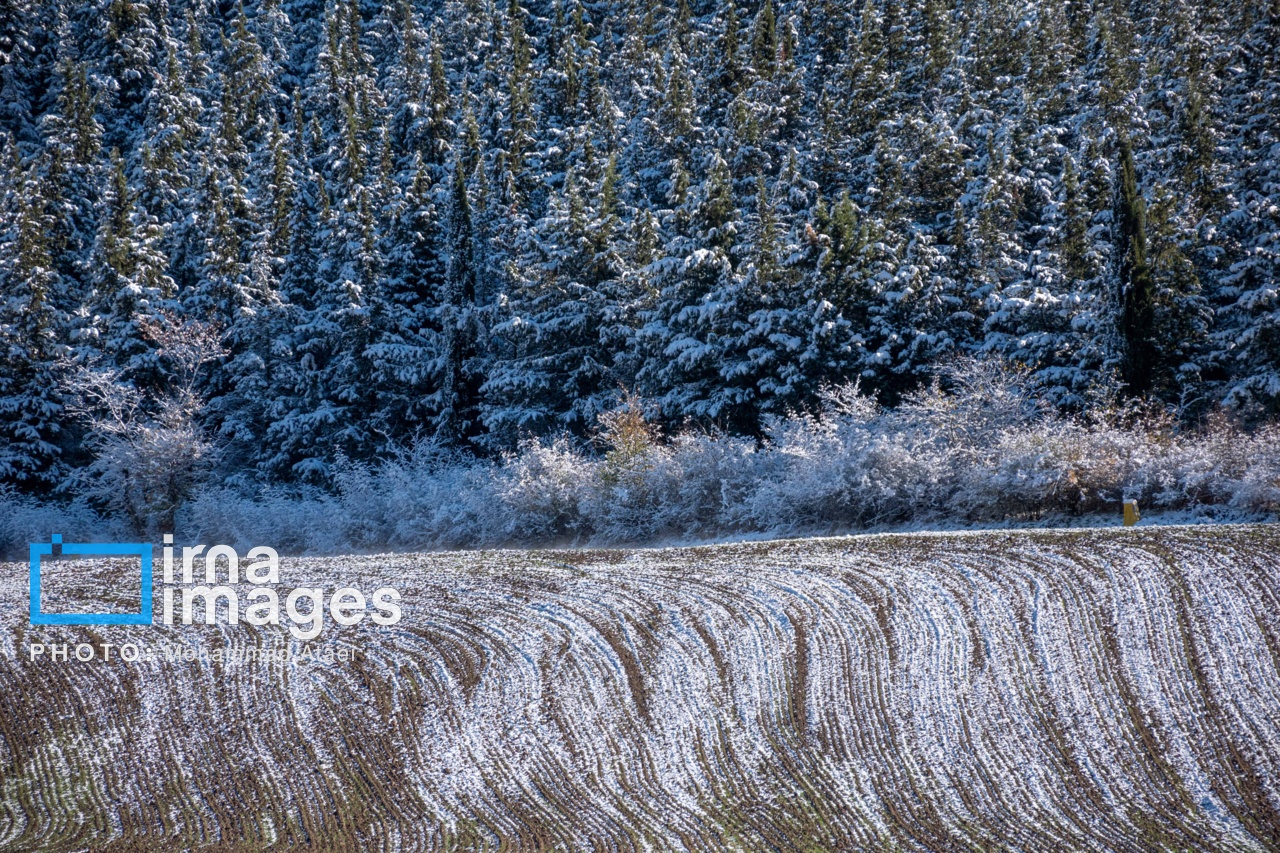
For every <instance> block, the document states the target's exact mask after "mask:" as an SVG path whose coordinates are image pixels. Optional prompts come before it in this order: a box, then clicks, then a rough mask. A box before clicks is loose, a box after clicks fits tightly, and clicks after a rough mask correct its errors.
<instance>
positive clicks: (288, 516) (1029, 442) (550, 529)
mask: <svg viewBox="0 0 1280 853" xmlns="http://www.w3.org/2000/svg"><path fill="white" fill-rule="evenodd" d="M628 448H629V449H628V451H627V453H625V454H618V453H606V454H604V455H603V456H600V455H598V454H591V453H587V452H584V451H582V450H579V449H577V448H575V447H574V446H573V445H572V444H571V443H570V442H569V441H568V440H566V439H557V440H550V441H536V440H530V441H528V442H527V443H525V444H524V445H523V446H522V447H521V448H520V450H519V452H517V453H514V454H511V455H509V456H507V457H504V458H502V459H500V460H498V461H493V462H482V461H476V460H474V459H472V458H469V457H466V456H462V455H459V454H455V453H451V452H449V451H445V450H442V449H441V448H439V447H437V446H435V445H432V444H426V443H424V444H422V445H419V446H418V447H416V448H413V449H410V450H405V451H404V452H401V453H399V454H397V455H395V456H393V457H392V458H388V459H384V460H381V461H380V462H378V463H376V464H356V463H345V464H341V465H339V474H338V476H337V490H336V493H335V494H328V493H324V492H319V491H315V492H308V493H298V492H284V491H266V492H263V493H261V494H258V495H256V496H254V497H246V496H244V495H243V493H241V492H238V491H235V490H232V489H230V488H215V489H204V490H200V491H198V492H197V494H196V496H195V497H194V499H192V500H189V501H188V502H187V503H186V504H185V505H184V506H183V507H182V508H181V510H180V511H179V513H178V515H177V527H178V528H179V530H180V531H181V532H182V534H183V535H184V537H189V536H193V537H197V538H199V539H200V540H202V541H218V542H227V543H239V544H245V543H250V542H266V541H270V542H273V543H275V544H276V546H277V547H279V548H283V549H286V550H289V551H295V552H310V553H334V552H340V551H349V550H372V549H379V548H396V549H401V548H410V549H418V548H466V547H477V546H495V545H520V544H550V543H584V542H596V543H642V542H656V541H663V540H671V539H699V538H714V537H720V536H726V535H741V534H750V533H769V534H778V533H812V532H833V531H844V530H853V529H857V528H861V527H867V526H874V525H884V524H904V523H938V522H947V523H957V522H959V523H982V522H993V521H1003V520H1007V519H1029V518H1037V517H1040V516H1041V515H1043V514H1045V513H1061V514H1071V515H1087V514H1090V513H1097V512H1106V513H1115V512H1117V511H1118V510H1117V507H1118V506H1119V502H1120V501H1121V500H1123V499H1125V498H1136V499H1137V500H1139V501H1140V502H1141V504H1142V505H1143V506H1144V507H1148V508H1156V509H1185V508H1192V507H1199V506H1208V505H1211V506H1215V507H1222V508H1226V509H1230V510H1235V511H1243V512H1249V513H1274V512H1276V511H1277V509H1280V427H1277V426H1275V425H1272V426H1268V427H1264V428H1261V429H1257V430H1255V431H1253V432H1246V431H1244V430H1242V429H1240V428H1238V427H1235V426H1233V425H1231V424H1229V423H1227V422H1225V421H1221V422H1215V423H1211V424H1210V425H1209V426H1207V427H1205V428H1204V429H1201V430H1195V431H1188V430H1182V431H1179V430H1176V429H1174V428H1173V425H1172V423H1171V422H1170V421H1168V420H1167V419H1162V418H1160V417H1153V416H1148V417H1139V416H1136V415H1134V414H1133V413H1125V412H1118V413H1114V414H1112V415H1109V416H1108V417H1104V418H1095V419H1093V420H1084V419H1080V418H1072V417H1066V416H1063V415H1061V414H1058V413H1056V412H1054V411H1053V410H1051V409H1049V408H1048V407H1046V406H1043V405H1042V404H1041V403H1040V402H1039V401H1038V400H1037V399H1036V397H1035V396H1034V394H1032V393H1031V392H1030V391H1028V390H1027V389H1026V388H1025V387H1023V386H1022V385H1021V384H1020V377H1019V376H1018V374H1016V373H1012V372H1010V371H1008V370H1006V369H1003V368H1000V367H998V366H995V367H993V366H991V365H987V364H983V363H970V364H968V365H966V366H965V367H964V368H963V369H962V370H959V371H957V372H955V373H954V374H953V375H952V376H951V377H950V386H949V390H947V391H943V390H940V389H939V388H938V387H936V386H935V387H933V388H930V389H927V390H925V391H923V392H921V393H919V394H917V395H915V396H913V397H911V398H909V399H908V400H907V401H906V402H905V403H904V404H902V405H900V406H898V407H897V408H895V409H884V408H881V407H879V406H878V405H877V404H876V403H875V401H874V400H871V399H869V398H867V397H865V396H862V395H860V394H859V393H858V391H857V389H856V388H844V389H838V390H836V391H833V392H832V393H830V394H828V395H827V404H826V407H825V410H824V412H823V413H822V414H821V415H819V416H811V415H804V416H797V417H793V418H790V419H780V420H777V421H775V422H772V423H770V424H769V425H768V427H767V432H766V435H765V438H764V440H763V441H762V442H760V443H757V442H755V441H751V440H747V439H742V438H734V437H730V436H725V435H722V434H684V435H679V436H676V437H674V438H672V439H671V440H670V441H665V442H664V441H660V440H655V439H651V438H644V439H643V440H640V441H638V442H637V441H635V439H634V437H633V439H632V442H631V444H629V445H628ZM0 510H2V511H3V512H0V549H3V550H4V551H5V552H6V553H9V554H11V555H12V554H17V553H18V552H19V551H20V550H21V549H24V548H25V543H26V542H29V541H36V540H37V539H43V538H46V537H47V535H48V532H49V531H50V530H52V529H54V528H57V529H58V530H59V531H61V532H63V533H64V534H71V533H73V531H89V530H97V529H99V527H100V521H99V520H98V518H97V516H96V515H94V513H93V512H92V511H91V510H90V509H89V508H88V507H87V506H84V505H83V504H76V505H72V506H69V507H60V508H58V507H55V508H42V507H40V506H37V505H36V504H34V503H32V502H30V501H23V500H21V499H19V498H17V497H15V496H14V495H12V494H11V493H0ZM51 525H52V526H51ZM151 532H154V531H151Z"/></svg>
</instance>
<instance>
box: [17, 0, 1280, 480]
mask: <svg viewBox="0 0 1280 853" xmlns="http://www.w3.org/2000/svg"><path fill="white" fill-rule="evenodd" d="M4 17H5V26H4V33H3V34H0V232H2V233H3V241H2V242H0V482H3V483H13V484H16V485H17V486H18V487H20V488H24V489H32V490H43V489H52V488H54V487H56V486H58V485H59V484H61V483H63V482H65V478H66V476H67V475H68V471H69V469H70V468H74V467H76V466H79V465H81V464H83V462H84V461H85V460H84V455H83V449H82V446H81V440H80V439H81V436H80V434H79V431H78V430H77V429H75V428H71V427H69V421H68V419H67V418H66V417H65V416H64V414H63V406H64V397H65V387H64V386H65V383H66V381H67V376H68V375H69V374H68V368H69V366H70V365H74V364H76V363H94V364H98V365H100V366H102V367H103V368H104V369H105V368H107V367H110V368H111V369H112V370H113V371H114V373H113V374H112V375H113V376H117V377H118V380H119V381H120V382H122V383H125V384H127V385H129V386H130V387H132V388H134V389H136V390H137V391H138V392H139V393H156V392H157V389H161V388H164V387H165V386H166V383H168V382H170V381H171V380H172V377H171V373H172V370H173V366H172V364H170V363H169V361H168V360H167V359H166V358H165V356H164V355H163V353H161V352H159V350H158V349H157V347H156V346H155V345H154V342H152V341H150V340H149V339H148V337H147V336H146V335H145V334H144V333H143V330H144V329H146V328H148V327H150V326H152V325H154V323H155V322H156V321H157V318H158V317H160V316H162V315H165V316H167V315H168V314H169V313H172V314H173V315H174V316H175V317H178V318H180V319H182V320H189V321H192V322H199V323H204V324H209V326H210V327H211V328H217V329H219V330H221V334H222V345H223V347H224V348H225V350H224V351H221V353H222V354H221V355H220V356H219V357H218V359H217V360H216V362H212V363H209V364H206V365H204V366H203V367H202V369H201V371H200V383H201V388H200V394H199V395H198V397H199V399H200V400H202V401H205V402H204V403H203V404H202V405H203V407H204V408H203V411H202V413H201V414H200V417H201V418H202V419H203V420H204V423H202V425H201V426H202V428H205V429H209V430H211V433H210V434H216V435H218V436H219V439H220V441H222V442H223V443H224V445H225V446H224V447H223V452H222V453H221V455H220V456H219V459H220V464H221V465H222V468H221V469H220V470H221V473H222V475H223V476H225V477H227V478H230V479H236V478H240V479H241V480H245V481H255V480H256V481H268V482H270V481H278V480H296V481H310V482H316V483H321V484H332V482H333V476H334V471H335V470H337V469H335V468H334V465H335V462H337V461H338V460H339V458H340V457H346V458H348V459H356V460H360V459H368V458H375V457H379V456H381V455H383V454H385V453H386V452H388V450H389V449H391V448H394V447H397V446H400V445H404V444H407V443H410V442H412V441H413V440H415V439H428V440H434V441H435V442H436V443H437V444H438V445H440V446H447V447H450V448H454V449H457V450H465V451H467V452H473V453H478V454H482V455H484V454H490V455H493V454H498V453H501V452H505V451H508V450H511V449H513V448H515V447H516V446H518V445H519V443H520V442H521V441H523V440H526V439H528V438H530V437H545V436H548V435H561V434H568V435H570V436H572V437H573V438H574V440H577V441H579V442H581V443H583V446H585V442H587V441H588V440H589V439H590V438H591V436H592V435H593V431H594V430H595V428H596V424H597V422H598V420H599V418H600V416H601V414H602V413H605V412H608V411H610V410H611V409H613V408H614V406H615V404H616V401H617V399H618V398H619V395H625V394H627V393H629V392H631V391H635V392H638V393H640V394H641V395H643V397H644V399H646V400H648V401H649V402H650V404H652V406H653V407H654V412H653V413H652V414H654V416H655V417H657V419H658V420H659V421H660V422H661V424H662V426H663V428H664V429H665V431H666V432H667V433H668V434H670V433H671V432H672V431H673V430H676V429H679V428H681V427H683V426H685V425H697V426H699V427H702V428H718V429H721V430H724V431H727V432H729V433H734V434H739V435H745V436H752V437H754V438H757V439H764V438H766V436H767V435H768V430H769V424H770V423H772V420H771V419H772V418H773V417H774V416H784V415H787V414H791V413H800V414H813V413H815V412H817V411H818V410H819V407H820V400H821V395H822V391H823V389H824V388H826V387H829V386H836V385H841V384H845V383H849V382H854V381H857V382H859V383H860V387H861V388H862V390H863V391H864V392H867V393H874V394H876V395H877V396H878V399H879V400H880V401H881V402H882V403H884V404H888V405H895V404H897V403H898V402H900V401H902V400H905V399H909V398H910V397H911V395H912V394H913V393H914V392H916V391H917V390H918V389H919V388H920V387H922V386H923V385H927V384H928V382H929V381H930V380H931V378H932V377H933V376H934V375H935V374H936V373H937V371H938V368H939V365H941V364H943V363H947V362H949V361H950V360H952V359H954V358H955V357H956V356H961V355H965V354H979V353H988V354H993V355H997V356H1000V357H1002V358H1004V359H1006V360H1009V361H1012V362H1016V363H1018V364H1021V365H1022V366H1024V367H1025V368H1026V370H1027V371H1028V375H1029V376H1030V377H1031V381H1033V382H1034V383H1035V385H1036V386H1037V388H1038V391H1039V392H1040V393H1042V394H1043V398H1044V399H1046V400H1049V401H1051V402H1052V403H1053V404H1055V405H1057V406H1060V407H1062V408H1063V409H1065V410H1068V411H1080V410H1084V409H1087V408H1088V407H1089V406H1090V405H1092V403H1091V401H1094V400H1097V399H1099V396H1100V392H1101V396H1102V397H1108V396H1109V395H1110V394H1111V393H1116V392H1118V393H1121V394H1125V395H1130V396H1133V397H1149V398H1152V399H1154V400H1156V401H1157V402H1160V403H1163V404H1167V405H1169V406H1172V407H1177V408H1178V409H1179V411H1180V412H1181V413H1182V414H1183V415H1185V416H1186V417H1187V418H1188V419H1192V418H1199V417H1201V416H1203V415H1204V414H1206V413H1207V412H1209V411H1210V410H1212V409H1213V408H1215V407H1217V406H1219V405H1225V406H1227V407H1229V408H1231V409H1232V410H1234V411H1236V412H1238V413H1240V414H1241V415H1243V416H1245V417H1247V418H1265V417H1274V416H1276V415H1277V414H1280V212H1278V211H1280V131H1278V130H1277V128H1280V0H1265V2H1253V3H1237V2H1230V0H1186V2H1178V3H1172V4H1170V3H1156V2H1148V0H1134V2H1127V3H1120V4H1115V3H1092V2H1085V3H1079V4H1071V5H1070V6H1063V5H1062V4H1059V3H1053V2H1048V0H1031V2H1026V3H1013V2H1006V0H922V1H921V2H913V3H903V2H900V1H899V0H782V1H781V2H778V0H753V2H750V3H746V4H745V5H744V4H741V3H738V2H736V0H712V2H700V3H686V2H684V0H673V2H665V3H649V2H645V3H637V2H630V0H626V2H624V0H609V2H605V3H589V4H588V3H582V2H578V0H523V2H521V0H507V2H486V1H485V0H384V2H357V0H325V2H323V3H322V2H319V0H244V2H241V3H223V4H213V5H209V4H198V3H191V2H187V0H169V2H165V0H112V2H109V3H107V2H82V3H79V4H75V5H73V4H68V3H66V2H65V0H12V2H9V3H6V4H5V5H4Z"/></svg>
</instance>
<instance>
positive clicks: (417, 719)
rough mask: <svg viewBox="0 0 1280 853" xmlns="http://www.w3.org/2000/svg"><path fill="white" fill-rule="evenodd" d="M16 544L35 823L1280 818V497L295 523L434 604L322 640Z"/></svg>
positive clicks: (17, 633)
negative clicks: (1172, 506) (1254, 519)
mask: <svg viewBox="0 0 1280 853" xmlns="http://www.w3.org/2000/svg"><path fill="white" fill-rule="evenodd" d="M0 571H2V574H0V849H3V850H79V849H93V850H100V849H119V850H140V849H141V850H170V849H181V848H185V847H201V846H204V845H210V846H217V847H218V848H219V849H227V850H240V849H244V850H249V849H261V848H263V847H264V846H267V845H268V844H270V843H271V842H276V843H277V844H278V845H280V846H281V847H284V846H285V845H286V843H288V844H309V845H311V846H312V847H313V848H314V849H324V850H366V849H370V850H383V849H385V850H467V851H477V850H499V849H501V850H584V851H593V850H620V851H621V850H654V851H668V850H686V849H687V850H706V851H736V850H761V851H764V850H778V851H793V850H794V851H846V850H891V849H897V850H1024V851H1046V850H1082V851H1083V850H1089V851H1096V850H1135V851H1137V850H1266V849H1271V850H1275V849H1280V528H1277V527H1275V526H1221V527H1210V528H1205V527H1198V528H1142V529H1136V530H1106V531H1102V530H1077V531H1069V532H1064V531H1035V532H1006V531H1001V532H994V533H987V534H939V535H916V534H906V535H886V536H872V537H856V538H844V539H823V540H804V541H787V542H754V543H741V544H734V545H722V546H714V547H706V548H689V549H672V550H655V551H613V552H607V551H585V552H584V551H543V552H517V551H505V552H484V553H452V554H429V555H428V554H419V555H412V554H411V555H384V556H365V557H344V558H326V559H288V558H286V559H285V560H284V564H283V569H282V581H283V583H284V586H286V587H293V586H297V585H301V584H303V583H304V582H306V581H312V582H314V584H315V585H316V586H322V587H325V588H327V589H332V588H333V587H335V586H338V585H351V586H356V587H360V588H362V589H366V590H369V589H373V588H375V587H378V586H381V585H384V584H387V585H392V586H397V587H399V588H400V589H401V591H402V593H403V595H404V602H403V604H404V608H405V618H404V620H403V621H402V622H401V623H400V624H398V625H396V626H394V627H380V626H377V625H373V624H370V623H369V621H368V620H366V621H365V622H364V623H362V624H361V625H359V626H356V627H348V628H339V627H337V626H336V625H334V624H333V623H332V622H330V623H328V624H327V625H326V627H325V630H324V633H323V634H322V635H321V636H320V639H319V640H318V641H317V642H316V643H315V644H314V648H313V649H308V650H304V649H303V648H302V644H300V643H297V642H296V641H294V646H295V651H299V652H301V651H309V652H315V654H308V655H306V656H304V657H296V658H294V659H293V660H291V661H290V662H288V663H269V662H266V663H264V662H243V661H237V662H230V663H229V662H226V661H216V660H213V659H203V660H202V659H200V658H199V657H197V659H195V660H191V661H185V660H172V661H171V660H168V659H167V658H166V657H165V655H164V654H160V655H159V656H158V657H157V658H156V659H155V660H152V661H150V662H147V661H138V662H134V663H125V662H120V661H118V660H115V659H113V660H112V661H110V662H103V661H101V660H97V659H95V660H93V661H89V662H76V661H69V662H65V663H64V662H53V663H50V662H43V663H42V662H36V663H31V662H29V661H28V656H29V651H28V648H29V645H30V644H31V643H33V642H43V643H58V642H68V643H72V644H74V643H81V642H83V643H93V644H98V643H100V642H103V641H105V642H111V643H114V644H119V643H122V642H125V641H129V640H132V641H133V642H136V643H138V644H139V645H150V646H153V647H161V646H165V645H168V646H170V649H169V650H170V651H172V649H173V648H174V647H183V648H190V649H192V650H193V652H194V651H197V650H203V651H205V652H212V651H213V650H215V649H224V648H226V647H228V646H231V647H240V648H242V647H244V646H245V645H256V646H265V647H270V646H272V645H273V644H274V645H281V646H282V645H283V644H284V643H285V637H286V635H285V634H284V632H283V630H281V629H275V628H270V629H267V628H251V627H248V626H245V625H239V626H226V625H222V626H218V627H182V628H166V627H160V626H150V627H111V628H96V629H95V628H70V627H68V628H32V627H30V626H28V625H27V616H26V613H27V589H26V580H27V574H26V573H27V567H26V565H25V564H12V563H11V564H4V565H2V566H0ZM338 651H341V652H342V653H343V654H347V653H350V654H351V655H352V656H353V657H354V659H353V660H350V661H343V660H340V657H341V655H337V654H332V653H335V652H338Z"/></svg>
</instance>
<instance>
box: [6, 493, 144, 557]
mask: <svg viewBox="0 0 1280 853" xmlns="http://www.w3.org/2000/svg"><path fill="white" fill-rule="evenodd" d="M55 533H61V534H62V536H63V538H64V539H65V540H66V541H68V542H73V541H79V542H103V541H105V542H110V541H113V540H118V539H123V538H125V529H124V525H123V524H121V522H120V521H119V520H118V519H112V518H106V517H103V516H101V515H99V514H98V513H97V512H95V511H94V510H93V508H92V507H90V506H89V505H88V504H87V503H86V502H85V501H83V500H80V501H75V502H72V503H39V502H37V501H36V500H34V499H32V498H28V497H23V496H20V495H18V494H17V493H15V492H14V491H13V489H12V487H10V486H7V485H0V559H2V560H25V559H27V555H28V554H29V553H30V552H29V551H28V547H29V545H30V543H32V542H48V541H50V538H49V537H51V536H52V535H53V534H55Z"/></svg>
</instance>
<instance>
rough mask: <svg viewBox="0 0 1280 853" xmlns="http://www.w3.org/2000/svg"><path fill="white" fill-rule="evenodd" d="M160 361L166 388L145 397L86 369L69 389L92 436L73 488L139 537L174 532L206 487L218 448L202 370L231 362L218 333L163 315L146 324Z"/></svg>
mask: <svg viewBox="0 0 1280 853" xmlns="http://www.w3.org/2000/svg"><path fill="white" fill-rule="evenodd" d="M142 327H143V330H144V334H145V335H146V337H147V339H148V340H150V341H151V342H152V343H153V344H154V346H155V348H156V354H157V355H158V356H159V357H160V358H161V359H163V360H164V363H166V364H167V365H168V367H169V373H168V376H167V378H166V379H165V381H164V382H163V383H162V384H161V385H160V386H159V387H157V388H154V389H147V390H143V389H141V388H139V387H137V386H136V385H135V384H133V383H131V382H129V381H126V380H125V379H124V377H123V376H122V374H121V371H119V370H117V369H115V368H112V367H105V366H97V367H86V366H80V367H78V368H77V369H75V370H74V371H72V372H71V374H70V375H71V378H70V380H69V382H68V391H69V397H70V399H71V400H72V403H71V405H70V406H69V407H68V408H69V409H70V411H71V412H72V413H73V414H74V415H77V416H79V417H80V418H81V419H82V420H83V421H84V423H85V425H86V426H87V428H88V432H87V435H86V443H87V444H88V445H89V447H90V449H91V450H92V451H93V454H94V459H93V461H92V463H90V464H89V465H88V466H86V467H85V468H84V469H82V470H80V471H79V472H77V474H76V475H75V476H74V477H73V480H72V483H71V488H72V490H73V491H74V492H75V493H76V494H77V495H79V496H81V497H83V498H86V499H88V500H89V501H91V502H92V503H93V504H94V505H96V506H99V507H101V508H103V509H105V510H107V511H109V512H111V513H113V514H115V515H118V516H120V517H123V518H124V519H126V520H127V522H128V523H129V525H130V526H131V527H132V528H133V529H134V530H136V531H138V532H152V531H154V530H157V529H162V530H172V529H173V524H174V515H175V513H176V512H177V510H178V508H179V506H181V505H182V503H183V501H185V500H187V499H188V498H189V497H190V496H191V495H192V493H193V491H194V489H195V487H196V486H197V485H198V484H199V483H201V482H202V481H203V480H204V478H205V477H206V475H207V474H208V471H209V469H210V467H211V465H212V463H213V461H214V458H215V455H216V446H215V444H214V442H213V441H212V440H211V439H210V437H209V435H208V434H207V432H206V431H205V430H204V428H203V427H202V426H201V424H200V422H199V416H200V413H201V410H202V409H203V407H204V402H205V401H204V398H203V397H202V396H201V395H200V394H199V392H198V391H197V385H196V383H197V380H198V376H199V370H200V368H201V366H202V365H205V364H207V363H209V362H211V361H214V360H216V359H218V358H221V357H222V356H224V355H226V349H225V348H224V347H223V345H222V343H221V338H220V334H219V332H218V329H217V328H216V327H214V326H211V325H209V324H206V323H200V322H196V321H194V320H186V321H179V320H178V318H177V317H175V316H173V315H162V317H161V319H160V320H159V321H155V322H147V323H144V324H143V326H142Z"/></svg>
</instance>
